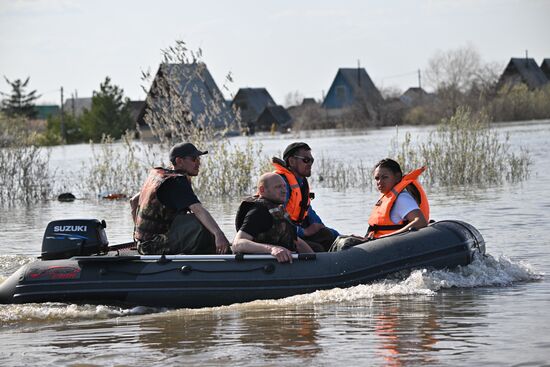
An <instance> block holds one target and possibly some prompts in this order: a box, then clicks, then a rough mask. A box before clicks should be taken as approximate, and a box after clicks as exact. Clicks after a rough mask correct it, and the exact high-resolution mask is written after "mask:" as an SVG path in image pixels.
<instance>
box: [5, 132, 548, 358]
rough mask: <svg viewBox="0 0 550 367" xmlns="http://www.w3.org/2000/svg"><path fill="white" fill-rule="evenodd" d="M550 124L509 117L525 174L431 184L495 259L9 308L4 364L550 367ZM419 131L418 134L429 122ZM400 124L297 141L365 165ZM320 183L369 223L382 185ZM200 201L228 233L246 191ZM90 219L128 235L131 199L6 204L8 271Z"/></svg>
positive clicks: (343, 220)
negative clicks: (374, 276)
mask: <svg viewBox="0 0 550 367" xmlns="http://www.w3.org/2000/svg"><path fill="white" fill-rule="evenodd" d="M548 126H549V125H548V124H532V125H517V126H512V125H507V126H505V127H504V128H502V130H503V132H510V133H511V140H510V141H511V143H512V144H513V149H516V148H517V147H518V146H519V145H527V146H528V148H529V151H530V152H531V154H532V157H533V159H534V162H533V168H532V175H531V178H530V179H528V180H527V181H525V182H523V183H519V184H506V185H503V186H501V187H496V188H459V189H454V190H453V191H451V192H448V191H446V190H443V189H440V188H432V189H431V190H430V192H429V193H428V194H429V195H430V199H431V204H432V212H433V215H434V217H435V218H436V219H446V218H453V219H459V220H464V221H467V222H470V223H472V224H474V225H475V226H476V227H477V228H478V229H479V230H480V231H481V233H482V234H483V236H484V238H485V241H486V243H487V251H488V253H489V255H490V256H488V257H485V258H482V259H478V260H476V262H475V263H474V264H472V265H471V266H468V267H463V268H460V269H453V270H451V271H449V270H445V271H430V270H417V271H414V272H411V273H410V274H408V275H405V278H396V279H394V278H392V279H386V280H384V281H381V282H377V283H373V284H369V285H361V286H357V287H353V288H349V289H333V290H328V291H322V292H316V293H313V294H306V295H300V296H296V297H290V298H287V299H284V300H277V301H273V300H271V301H270V300H268V301H257V302H251V303H247V304H241V305H231V306H226V307H219V308H207V309H199V310H186V309H182V310H163V309H148V308H139V307H138V308H134V309H129V310H126V309H121V308H116V307H110V306H89V305H66V304H42V305H33V304H30V305H0V335H1V337H2V343H1V345H0V365H2V366H21V365H52V364H53V365H85V364H89V365H135V364H136V362H137V363H139V364H140V365H163V366H172V365H182V364H190V365H247V366H265V365H291V366H298V365H299V366H304V365H307V366H324V365H327V366H328V365H331V366H332V365H389V366H417V365H447V366H455V365H466V364H467V365H483V364H488V365H512V364H521V363H523V364H531V365H544V364H545V363H547V361H549V360H550V344H549V343H548V341H547V339H548V338H547V330H548V329H549V328H550V317H549V316H548V309H549V308H550V286H549V283H548V280H547V278H546V277H545V276H544V273H548V271H550V246H549V245H550V237H549V236H548V234H547V228H548V224H547V222H548V215H547V214H548V213H547V212H548V210H547V209H548V208H549V207H550V170H548V169H547V167H548V165H547V157H548V156H550V145H549V144H548V141H550V129H549V128H548ZM410 130H411V132H412V133H413V135H418V136H420V137H422V136H425V135H426V133H427V131H428V129H427V128H412V129H410ZM403 133H404V131H400V134H403ZM394 135H395V129H381V130H376V131H371V132H368V133H365V134H357V133H353V134H346V135H345V136H335V132H329V133H327V132H323V133H318V134H317V133H312V134H311V135H310V136H309V137H307V138H305V137H304V138H303V139H302V138H300V139H301V140H307V141H308V143H309V144H310V145H311V146H312V148H313V153H314V155H316V156H321V155H325V156H328V155H331V156H334V158H335V159H336V160H340V161H342V162H347V161H349V160H355V161H358V160H361V161H363V162H365V164H366V165H369V164H371V163H374V162H376V161H378V160H379V159H380V158H381V157H385V156H387V155H388V151H389V149H388V148H389V146H390V141H391V139H392V138H393V137H394ZM239 139H242V138H237V139H236V140H235V141H236V142H237V143H238V141H239ZM254 139H258V140H262V142H263V143H264V151H265V152H266V153H267V154H268V155H274V154H280V152H281V149H282V148H284V146H286V145H287V144H288V143H290V142H292V141H294V140H297V138H296V137H288V136H284V137H271V136H270V137H263V138H261V137H255V138H254ZM243 141H244V140H243ZM342 147H345V148H346V149H345V150H343V149H342ZM82 149H85V148H83V147H82V146H81V147H75V146H73V147H64V148H62V149H58V150H56V149H55V148H54V151H53V152H52V158H53V161H54V164H57V165H58V166H59V167H61V168H65V169H66V170H70V169H73V168H74V169H76V170H78V169H79V167H80V163H78V164H74V162H73V164H72V165H71V163H67V162H66V161H67V159H74V160H75V162H80V161H82V160H83V159H87V157H88V155H87V153H86V152H81V150H82ZM71 162H72V161H71ZM71 167H72V168H71ZM75 167H76V168H75ZM318 184H319V183H315V182H314V183H313V186H314V190H315V192H316V194H317V198H316V199H315V200H314V201H313V205H314V207H315V209H316V211H317V212H318V213H319V214H320V216H321V217H322V218H323V219H324V221H325V222H326V223H327V224H328V225H329V226H332V227H335V228H337V229H338V230H340V231H341V232H342V233H356V234H363V233H364V231H365V229H366V224H365V223H366V220H367V217H368V214H369V208H370V206H371V205H372V203H373V202H374V201H375V198H376V196H377V195H376V193H374V192H369V191H366V192H364V191H360V190H354V189H352V190H348V191H345V192H339V191H335V190H332V189H326V188H322V187H318ZM534 193H536V194H534ZM201 199H202V200H203V202H204V203H205V206H207V207H208V208H209V210H210V211H211V212H212V213H213V214H214V217H215V218H216V220H217V221H218V222H219V223H220V224H221V227H222V229H223V230H224V231H226V232H227V233H228V234H229V236H228V237H232V236H233V235H234V227H233V226H234V225H233V221H234V213H235V211H236V208H237V206H238V203H239V198H230V199H228V200H217V199H216V198H209V197H206V198H201ZM82 217H85V218H98V219H106V221H107V226H108V227H107V234H108V237H109V240H110V243H112V244H114V243H122V242H127V241H128V240H129V239H130V238H131V233H132V221H131V218H130V215H129V211H128V204H127V203H126V202H125V201H118V202H116V201H115V202H103V201H99V200H90V201H82V200H78V201H75V202H73V203H58V202H55V201H52V202H46V203H39V204H37V205H34V206H28V207H23V208H9V209H4V210H0V249H1V251H0V280H1V279H3V278H1V277H5V276H7V275H9V274H10V273H12V272H13V271H14V270H15V269H17V268H18V267H19V266H21V265H22V264H25V263H27V262H29V261H32V260H33V259H35V258H36V256H38V255H39V253H40V244H41V241H42V236H43V231H44V229H45V228H46V225H47V223H48V222H49V221H50V220H52V219H61V218H82Z"/></svg>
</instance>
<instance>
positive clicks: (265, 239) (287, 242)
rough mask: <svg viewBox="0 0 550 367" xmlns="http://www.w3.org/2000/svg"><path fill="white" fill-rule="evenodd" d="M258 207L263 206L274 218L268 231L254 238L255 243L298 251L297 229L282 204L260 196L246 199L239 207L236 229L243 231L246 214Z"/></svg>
mask: <svg viewBox="0 0 550 367" xmlns="http://www.w3.org/2000/svg"><path fill="white" fill-rule="evenodd" d="M257 205H258V206H263V207H265V208H266V209H267V210H268V211H269V214H271V218H273V225H272V226H271V228H270V229H269V230H268V231H266V232H262V233H260V234H258V236H257V237H255V238H254V241H256V242H260V243H266V244H269V245H275V246H281V247H285V248H287V249H289V250H290V251H296V244H295V242H294V241H295V240H296V238H297V236H296V227H295V226H294V224H292V222H291V221H290V219H289V217H288V214H287V212H286V211H285V209H284V208H283V206H282V204H276V203H273V202H271V201H269V200H266V199H264V198H260V197H259V196H258V195H255V196H251V197H248V198H246V199H244V200H243V201H242V202H241V205H239V210H238V211H237V215H236V217H235V228H236V229H237V231H239V230H240V229H241V227H242V225H243V222H244V218H245V217H246V214H247V213H248V212H249V211H250V210H252V209H253V208H254V207H255V206H257Z"/></svg>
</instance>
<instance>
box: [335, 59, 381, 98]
mask: <svg viewBox="0 0 550 367" xmlns="http://www.w3.org/2000/svg"><path fill="white" fill-rule="evenodd" d="M338 72H339V73H341V74H342V76H343V77H344V78H345V79H346V80H347V81H348V83H349V84H350V85H351V86H352V87H353V90H354V92H355V94H356V95H361V94H363V96H365V97H366V98H367V100H369V101H371V103H373V104H375V105H376V104H379V103H382V102H383V101H384V98H383V97H382V94H380V91H379V90H378V88H376V86H375V85H374V83H373V82H372V80H371V78H370V76H369V74H367V71H366V70H365V68H340V69H338Z"/></svg>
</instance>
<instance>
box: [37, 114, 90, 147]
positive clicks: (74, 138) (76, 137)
mask: <svg viewBox="0 0 550 367" xmlns="http://www.w3.org/2000/svg"><path fill="white" fill-rule="evenodd" d="M63 122H64V124H65V139H66V141H65V142H66V143H67V144H74V143H80V142H82V141H84V140H85V137H84V133H83V132H82V126H81V125H80V121H79V120H78V119H77V118H75V117H74V116H73V115H72V114H69V113H65V114H64V119H63ZM39 142H40V143H41V144H42V145H57V144H62V143H63V138H62V137H61V115H52V116H50V117H48V125H47V128H46V131H45V132H44V133H42V134H41V136H40V140H39Z"/></svg>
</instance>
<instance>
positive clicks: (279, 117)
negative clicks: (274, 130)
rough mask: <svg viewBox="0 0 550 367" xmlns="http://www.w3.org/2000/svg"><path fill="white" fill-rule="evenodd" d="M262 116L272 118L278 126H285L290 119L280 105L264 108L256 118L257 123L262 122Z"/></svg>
mask: <svg viewBox="0 0 550 367" xmlns="http://www.w3.org/2000/svg"><path fill="white" fill-rule="evenodd" d="M264 115H265V116H267V117H272V118H273V119H274V120H275V121H276V122H277V123H278V124H279V125H285V124H286V123H288V122H289V121H290V120H291V119H292V117H290V114H289V113H288V112H287V110H286V109H285V108H284V107H283V106H281V105H278V106H268V107H266V108H265V109H264V111H263V112H262V114H261V115H260V117H258V121H260V120H262V118H263V117H264Z"/></svg>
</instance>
